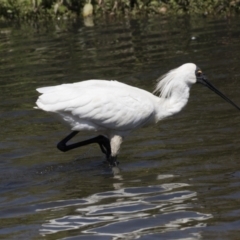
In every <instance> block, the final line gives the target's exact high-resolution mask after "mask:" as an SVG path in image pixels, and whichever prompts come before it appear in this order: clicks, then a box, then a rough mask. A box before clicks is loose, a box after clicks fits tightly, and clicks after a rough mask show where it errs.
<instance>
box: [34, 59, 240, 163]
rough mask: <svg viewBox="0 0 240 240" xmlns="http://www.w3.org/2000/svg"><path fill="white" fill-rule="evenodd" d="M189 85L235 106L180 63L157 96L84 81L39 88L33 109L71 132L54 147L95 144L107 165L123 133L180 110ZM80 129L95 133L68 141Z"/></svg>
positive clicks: (197, 72) (195, 69)
mask: <svg viewBox="0 0 240 240" xmlns="http://www.w3.org/2000/svg"><path fill="white" fill-rule="evenodd" d="M194 83H201V84H203V85H205V86H207V87H208V88H210V89H211V90H213V91H214V92H215V93H217V94H218V95H220V96H221V97H222V98H223V99H225V100H226V101H227V102H229V103H231V104H232V105H233V106H235V107H236V108H237V109H238V110H240V108H239V107H238V106H237V105H236V104H235V103H233V102H232V101H231V100H230V99H229V98H227V97H226V96H225V95H224V94H222V93H221V92H220V91H219V90H217V89H216V88H215V87H214V86H213V85H212V84H211V83H209V81H208V80H207V78H206V76H205V75H204V74H203V73H202V71H201V70H200V68H198V67H197V66H196V65H195V64H193V63H186V64H183V65H182V66H180V67H178V68H176V69H173V70H171V71H170V72H168V73H167V74H165V75H164V76H162V77H161V78H160V79H159V82H158V83H157V85H156V89H155V90H154V92H153V93H154V94H159V96H156V95H154V94H152V93H150V92H147V91H145V90H143V89H139V88H136V87H133V86H130V85H127V84H124V83H121V82H118V81H108V80H87V81H82V82H78V83H72V84H62V85H58V86H51V87H42V88H38V89H37V91H38V92H39V93H41V94H42V95H40V96H39V98H38V100H37V102H36V104H37V107H35V108H38V109H42V110H44V111H46V112H49V113H54V114H55V115H56V116H58V117H60V119H61V120H62V121H63V122H64V123H66V124H67V125H68V126H70V128H71V130H72V131H73V132H71V133H70V134H69V135H68V136H67V137H66V138H64V139H63V140H62V141H60V142H59V143H58V145H57V147H58V149H59V150H61V151H63V152H66V151H69V150H71V149H74V148H77V147H81V146H85V145H88V144H91V143H98V144H99V146H100V148H101V150H102V152H103V153H104V154H106V157H107V160H108V161H109V163H110V165H116V164H117V161H116V158H117V155H118V153H119V150H120V146H121V143H122V141H123V139H124V137H126V136H127V135H129V134H130V133H131V132H132V131H133V130H135V129H138V128H141V127H146V126H148V125H151V124H155V123H157V122H159V121H160V120H162V119H164V118H166V117H169V116H172V115H173V114H176V113H178V112H179V111H181V110H182V108H183V107H184V106H185V105H186V104H187V101H188V98H189V91H190V88H191V86H192V85H193V84H194ZM79 131H92V132H95V133H96V134H97V136H96V137H94V138H91V139H89V140H86V141H82V142H77V143H73V144H69V145H67V142H68V141H69V140H70V139H71V138H73V137H74V136H75V135H76V134H77V133H78V132H79Z"/></svg>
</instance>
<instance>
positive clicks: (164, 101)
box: [157, 87, 190, 121]
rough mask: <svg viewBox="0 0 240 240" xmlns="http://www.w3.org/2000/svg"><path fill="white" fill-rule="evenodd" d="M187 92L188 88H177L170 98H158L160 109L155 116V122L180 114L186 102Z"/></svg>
mask: <svg viewBox="0 0 240 240" xmlns="http://www.w3.org/2000/svg"><path fill="white" fill-rule="evenodd" d="M189 90H190V87H184V88H178V89H175V91H172V93H171V96H169V97H167V98H160V99H159V100H160V103H161V104H160V105H161V109H160V111H159V114H158V115H157V118H158V119H157V121H160V120H161V119H163V118H166V117H170V116H172V115H174V114H176V113H178V112H180V111H181V110H182V109H183V108H184V107H185V106H186V104H187V102H188V98H189ZM163 113H164V114H163Z"/></svg>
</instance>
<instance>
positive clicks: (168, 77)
mask: <svg viewBox="0 0 240 240" xmlns="http://www.w3.org/2000/svg"><path fill="white" fill-rule="evenodd" d="M176 72H177V68H175V69H172V70H171V71H169V72H168V73H166V74H164V75H163V76H161V77H160V78H158V79H157V81H158V83H157V86H156V88H155V90H154V92H153V93H154V94H157V93H159V96H160V97H162V98H169V97H170V96H171V92H172V91H173V89H174V86H175V85H176V83H175V81H173V79H174V78H175V77H176Z"/></svg>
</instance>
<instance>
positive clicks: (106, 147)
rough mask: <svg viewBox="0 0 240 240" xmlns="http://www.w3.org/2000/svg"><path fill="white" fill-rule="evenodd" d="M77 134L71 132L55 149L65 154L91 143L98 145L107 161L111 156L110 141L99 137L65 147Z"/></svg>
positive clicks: (76, 132)
mask: <svg viewBox="0 0 240 240" xmlns="http://www.w3.org/2000/svg"><path fill="white" fill-rule="evenodd" d="M77 134H78V131H73V132H71V133H70V134H69V135H68V136H67V137H65V138H64V139H63V140H62V141H60V142H59V143H58V144H57V148H58V149H59V150H60V151H62V152H67V151H69V150H72V149H74V148H78V147H82V146H86V145H88V144H92V143H98V144H99V146H100V148H101V151H102V152H103V153H104V154H106V157H107V159H109V158H110V156H111V146H110V141H109V139H108V138H106V137H104V136H102V135H99V136H97V137H94V138H91V139H88V140H85V141H82V142H77V143H73V144H69V145H66V143H67V142H68V141H69V140H70V139H72V138H73V137H74V136H76V135H77Z"/></svg>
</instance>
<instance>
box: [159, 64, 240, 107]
mask: <svg viewBox="0 0 240 240" xmlns="http://www.w3.org/2000/svg"><path fill="white" fill-rule="evenodd" d="M158 80H159V82H158V84H157V86H156V89H155V91H154V93H157V92H160V97H162V98H169V97H171V96H172V94H173V93H174V92H177V91H178V92H181V91H184V90H186V89H187V91H189V89H190V87H191V86H192V85H193V84H194V83H201V84H203V85H204V86H206V87H208V88H209V89H211V90H212V91H213V92H215V93H216V94H218V95H219V96H220V97H222V98H223V99H224V100H225V101H227V102H229V103H230V104H232V105H233V106H234V107H236V108H237V109H238V110H240V108H239V107H238V106H237V105H236V104H235V103H234V102H232V101H231V100H230V99H229V98H228V97H226V96H225V95H224V94H223V93H222V92H220V91H219V90H218V89H217V88H216V87H214V86H213V85H212V84H211V83H210V82H209V81H208V79H207V77H206V76H205V75H204V74H203V72H202V70H201V69H200V68H199V67H198V66H197V65H196V64H194V63H185V64H183V65H181V66H180V67H178V68H175V69H173V70H171V71H170V72H168V73H167V74H165V75H163V76H162V77H160V78H159V79H158Z"/></svg>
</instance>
